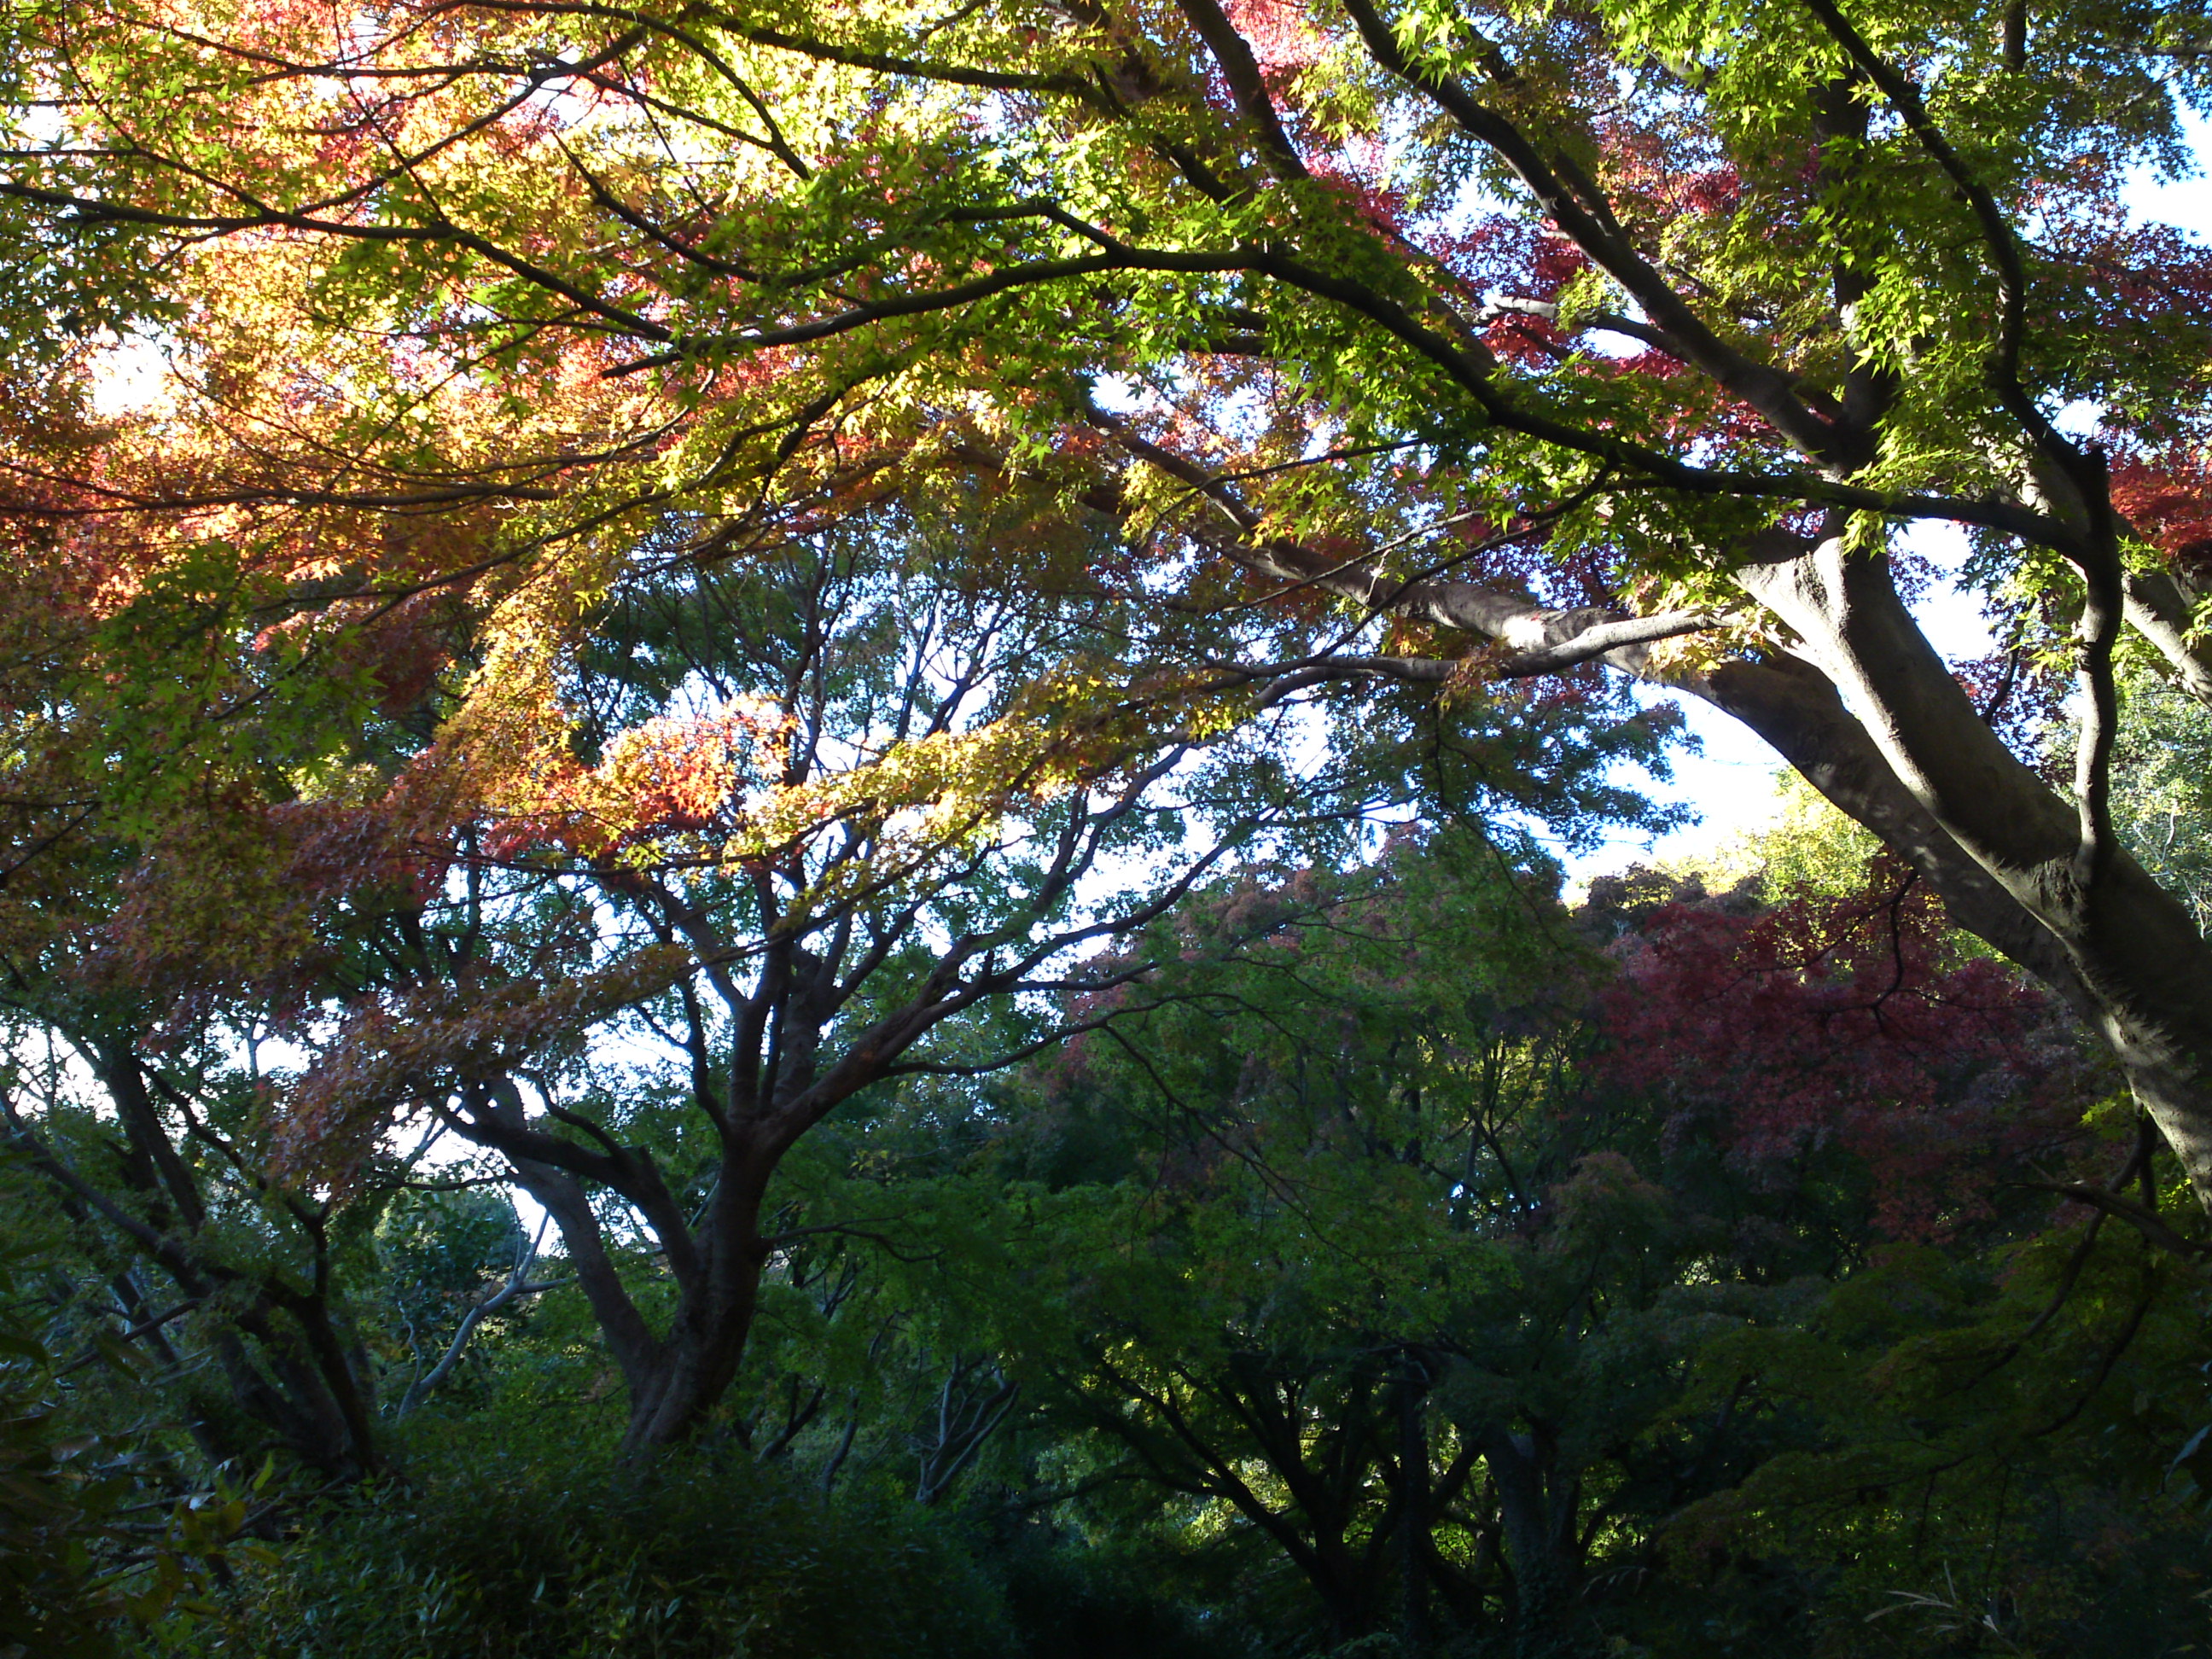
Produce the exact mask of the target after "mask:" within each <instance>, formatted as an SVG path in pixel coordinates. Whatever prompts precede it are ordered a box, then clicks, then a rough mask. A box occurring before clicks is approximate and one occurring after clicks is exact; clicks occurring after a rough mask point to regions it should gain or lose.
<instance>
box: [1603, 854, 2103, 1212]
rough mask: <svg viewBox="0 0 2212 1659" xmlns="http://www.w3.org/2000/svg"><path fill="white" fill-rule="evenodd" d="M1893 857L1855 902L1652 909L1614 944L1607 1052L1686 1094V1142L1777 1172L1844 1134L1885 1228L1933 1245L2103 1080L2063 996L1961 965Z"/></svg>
mask: <svg viewBox="0 0 2212 1659" xmlns="http://www.w3.org/2000/svg"><path fill="white" fill-rule="evenodd" d="M1886 865H1887V861H1886V860H1884V861H1881V862H1878V864H1877V866H1875V872H1873V873H1872V875H1871V878H1870V881H1869V887H1868V889H1867V890H1865V891H1864V892H1863V893H1862V894H1860V895H1858V896H1855V897H1853V898H1850V899H1848V900H1837V899H1833V898H1827V897H1823V896H1815V895H1812V894H1807V893H1800V894H1797V895H1796V896H1792V897H1790V898H1789V899H1787V900H1785V901H1784V902H1782V903H1779V904H1777V905H1773V906H1771V907H1768V908H1759V909H1752V908H1749V907H1747V906H1746V905H1743V904H1741V903H1730V902H1716V901H1712V900H1704V899H1699V900H1690V901H1677V902H1672V903H1669V904H1667V905H1665V906H1663V907H1662V908H1659V909H1657V910H1656V911H1655V912H1654V913H1652V914H1651V915H1649V916H1648V917H1646V918H1645V919H1644V921H1643V922H1642V924H1641V925H1640V926H1639V927H1638V928H1637V929H1636V930H1635V931H1634V932H1632V933H1630V934H1628V935H1627V936H1626V938H1625V939H1623V940H1622V941H1621V942H1620V945H1618V946H1616V947H1615V949H1616V953H1617V955H1618V956H1619V957H1620V963H1621V971H1620V975H1618V977H1617V978H1616V979H1615V981H1613V984H1612V985H1611V986H1610V987H1608V988H1607V991H1606V993H1605V994H1604V995H1603V997H1602V999H1601V1009H1602V1018H1603V1020H1604V1023H1605V1026H1606V1030H1607V1033H1608V1035H1609V1036H1610V1037H1611V1039H1612V1045H1611V1048H1610V1051H1609V1053H1608V1054H1607V1060H1606V1062H1605V1064H1606V1066H1607V1069H1608V1070H1609V1072H1610V1073H1611V1074H1612V1077H1613V1080H1614V1081H1616V1082H1619V1083H1623V1084H1626V1085H1630V1086H1632V1087H1636V1088H1638V1089H1640V1090H1645V1091H1650V1092H1651V1093H1653V1094H1656V1095H1657V1096H1658V1097H1661V1098H1662V1100H1664V1101H1665V1102H1666V1103H1668V1104H1669V1105H1670V1106H1671V1108H1672V1112H1671V1115H1670V1116H1669V1118H1668V1126H1667V1133H1668V1136H1669V1138H1670V1139H1672V1140H1673V1141H1674V1143H1675V1144H1678V1145H1679V1144H1680V1141H1681V1140H1682V1139H1683V1138H1684V1137H1686V1136H1689V1135H1692V1134H1697V1133H1704V1134H1707V1135H1710V1136H1711V1137H1712V1138H1713V1139H1715V1140H1716V1141H1717V1143H1718V1144H1719V1146H1721V1148H1722V1149H1723V1152H1724V1154H1725V1155H1726V1157H1727V1158H1728V1159H1729V1162H1730V1163H1731V1164H1734V1165H1735V1167H1737V1168H1738V1169H1739V1170H1743V1171H1746V1172H1747V1173H1748V1174H1749V1175H1750V1176H1752V1177H1753V1179H1754V1181H1755V1182H1759V1183H1760V1184H1762V1185H1768V1186H1771V1187H1772V1188H1776V1189H1784V1188H1788V1187H1790V1186H1791V1185H1794V1184H1795V1183H1796V1182H1797V1181H1799V1180H1800V1179H1801V1178H1802V1172H1803V1170H1804V1168H1805V1166H1806V1165H1807V1164H1808V1162H1809V1161H1810V1160H1811V1158H1813V1156H1814V1154H1816V1153H1818V1152H1820V1151H1821V1150H1822V1149H1824V1148H1826V1147H1827V1146H1831V1145H1833V1146H1839V1147H1840V1148H1841V1149H1842V1150H1844V1152H1849V1153H1850V1154H1852V1155H1854V1156H1856V1157H1857V1158H1861V1159H1863V1160H1864V1162H1865V1164H1866V1165H1867V1166H1868V1168H1869V1172H1870V1174H1871V1176H1872V1178H1873V1180H1874V1182H1875V1188H1876V1194H1875V1202H1876V1211H1875V1216H1876V1224H1877V1225H1878V1226H1879V1227H1880V1228H1881V1230H1882V1231H1884V1232H1886V1233H1887V1234H1888V1235H1889V1236H1890V1237H1895V1238H1901V1239H1930V1238H1936V1237H1942V1236H1944V1235H1946V1234H1948V1233H1950V1232H1953V1231H1955V1230H1956V1229H1958V1228H1959V1227H1960V1226H1961V1225H1966V1224H1968V1223H1970V1222H1972V1221H1973V1220H1974V1219H1976V1218H1979V1217H1980V1216H1983V1215H1984V1214H1986V1213H1987V1212H1988V1209H1989V1198H1990V1193H1991V1190H1992V1189H1993V1188H1994V1187H1995V1186H1996V1183H1998V1182H2002V1181H2003V1180H2005V1179H2006V1178H2007V1177H2008V1175H2012V1174H2017V1173H2018V1172H2019V1171H2020V1170H2021V1165H2022V1163H2023V1161H2024V1160H2025V1159H2027V1158H2030V1157H2031V1156H2033V1154H2034V1153H2036V1152H2039V1151H2044V1150H2048V1149H2050V1148H2051V1147H2053V1146H2057V1145H2059V1144H2062V1143H2063V1142H2065V1141H2067V1140H2068V1139H2072V1138H2074V1137H2075V1136H2078V1135H2079V1133H2081V1131H2080V1122H2081V1107H2082V1103H2083V1098H2084V1092H2085V1090H2086V1088H2087V1085H2088V1083H2089V1081H2090V1079H2089V1077H2088V1074H2087V1062H2086V1061H2085V1060H2084V1059H2083V1058H2082V1055H2081V1051H2080V1049H2079V1048H2078V1047H2077V1046H2076V1044H2075V1042H2074V1041H2073V1039H2072V1037H2071V1036H2070V1035H2069V1031H2068V1030H2067V1028H2066V1026H2065V1024H2064V1023H2063V1020H2062V1019H2061V1018H2059V1016H2058V1013H2057V1010H2056V1009H2055V1008H2054V1007H2053V1006H2052V1005H2051V1002H2050V1000H2049V999H2048V998H2047V997H2045V995H2044V994H2042V993H2041V992H2039V990H2037V989H2035V988H2034V987H2032V986H2030V985H2028V984H2027V983H2026V982H2025V981H2022V980H2021V978H2020V977H2019V976H2018V975H2016V974H2015V973H2014V972H2012V971H2011V970H2010V969H2008V968H2006V967H2004V966H2002V965H2001V964H1999V963H1996V962H1995V961H1992V960H1990V959H1988V958H1985V957H1971V958H1965V959H1961V958H1960V957H1959V956H1958V955H1957V953H1956V951H1955V947H1954V945H1952V944H1951V943H1950V939H1951V936H1950V934H1949V931H1948V927H1947V926H1946V924H1945V921H1944V918H1943V914H1942V907H1941V905H1940V904H1939V903H1938V902H1936V900H1935V899H1934V898H1933V897H1932V896H1930V895H1929V893H1928V892H1927V891H1926V890H1924V889H1923V888H1922V887H1920V886H1919V885H1918V884H1917V883H1914V882H1913V881H1911V879H1909V878H1905V877H1904V876H1902V875H1900V874H1899V872H1898V871H1897V870H1896V869H1895V867H1894V866H1887V867H1885V866H1886Z"/></svg>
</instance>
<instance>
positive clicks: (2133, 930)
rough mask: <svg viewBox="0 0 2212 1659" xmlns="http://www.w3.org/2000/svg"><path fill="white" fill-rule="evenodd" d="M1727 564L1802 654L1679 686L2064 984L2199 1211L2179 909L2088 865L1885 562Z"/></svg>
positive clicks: (2197, 1051) (2195, 1079)
mask: <svg viewBox="0 0 2212 1659" xmlns="http://www.w3.org/2000/svg"><path fill="white" fill-rule="evenodd" d="M1738 574H1739V575H1740V577H1741V580H1743V583H1744V586H1746V588H1747V590H1749V591H1750V592H1752V593H1753V596H1754V597H1755V598H1757V599H1759V600H1760V601H1761V602H1762V603H1763V604H1765V605H1767V606H1769V607H1770V608H1771V610H1772V611H1774V612H1775V613H1776V614H1777V615H1778V616H1779V617H1781V618H1782V619H1783V620H1784V622H1785V623H1788V624H1789V625H1790V627H1791V628H1792V629H1795V630H1796V633H1797V634H1798V635H1799V636H1800V638H1801V639H1802V641H1803V646H1802V650H1803V653H1804V656H1805V658H1806V659H1807V661H1805V662H1803V663H1790V662H1787V661H1785V662H1784V663H1781V664H1778V665H1729V666H1726V667H1723V668H1721V669H1719V670H1717V671H1714V672H1713V673H1711V675H1710V676H1708V677H1707V678H1705V681H1704V682H1703V683H1702V684H1698V685H1696V686H1695V687H1693V688H1692V689H1694V690H1697V691H1699V693H1700V694H1702V695H1704V696H1706V697H1707V698H1709V699H1710V700H1711V702H1713V703H1714V704H1715V705H1716V706H1717V707H1719V708H1723V709H1726V710H1727V711H1728V712H1729V713H1730V714H1735V715H1737V716H1738V717H1739V718H1741V719H1742V720H1744V721H1745V723H1746V724H1747V725H1748V726H1751V727H1752V729H1753V730H1754V731H1757V732H1759V734H1760V735H1761V736H1762V737H1765V738H1767V740H1768V741H1769V742H1771V743H1772V744H1774V746H1775V747H1776V748H1777V749H1778V750H1779V751H1780V752H1781V754H1782V755H1783V757H1784V758H1785V759H1786V760H1788V761H1789V762H1790V763H1791V764H1792V765H1793V766H1794V767H1796V769H1797V770H1798V771H1799V772H1800V773H1802V775H1804V776H1805V777H1806V778H1807V780H1808V781H1810V782H1811V783H1812V784H1813V785H1814V787H1816V788H1818V789H1820V791H1821V793H1823V794H1825V795H1826V796H1827V798H1828V799H1830V800H1832V802H1834V803H1835V805H1837V806H1838V807H1839V808H1840V809H1841V810H1843V811H1844V812H1845V813H1847V814H1848V815H1849V816H1850V817H1853V818H1855V819H1856V820H1857V821H1858V822H1859V823H1863V824H1864V825H1865V826H1866V827H1867V828H1868V829H1870V830H1872V831H1873V832H1874V833H1875V835H1876V836H1880V837H1881V840H1882V841H1883V842H1884V843H1885V844H1886V845H1887V846H1889V847H1890V848H1893V850H1895V851H1896V852H1897V853H1898V854H1899V855H1900V856H1901V857H1903V858H1905V860H1907V861H1908V862H1909V863H1910V864H1911V866H1913V867H1914V868H1915V869H1916V870H1917V871H1919V872H1921V874H1922V875H1923V877H1924V878H1927V879H1928V881H1929V884H1930V885H1931V886H1933V887H1934V888H1935V889H1936V891H1937V892H1938V893H1939V894H1940V895H1941V896H1942V898H1943V899H1944V901H1945V902H1946V903H1947V905H1948V907H1949V908H1950V911H1951V914H1952V915H1953V917H1954V919H1955V920H1956V921H1958V922H1959V924H1960V926H1961V927H1966V928H1967V929H1968V930H1969V931H1971V932H1972V933H1976V934H1977V935H1978V936H1979V937H1981V938H1982V939H1985V940H1987V941H1988V942H1989V943H1990V945H1992V946H1993V947H1995V948H1996V950H1998V951H2002V952H2003V953H2004V954H2005V955H2006V956H2007V957H2010V958H2011V959H2012V960H2013V961H2014V962H2015V963H2018V964H2019V965H2020V966H2021V967H2022V968H2024V969H2027V971H2028V972H2030V973H2032V974H2033V975H2036V976H2037V977H2038V978H2039V979H2040V980H2042V981H2044V982H2045V984H2046V985H2049V986H2050V987H2051V988H2053V989H2054V990H2056V991H2057V993H2058V994H2060V995H2062V996H2063V997H2064V998H2065V999H2066V1000H2067V1001H2068V1002H2069V1004H2070V1005H2071V1006H2073V1007H2074V1008H2075V1011H2076V1012H2078V1013H2080V1014H2081V1016H2082V1017H2083V1018H2084V1019H2085V1020H2086V1021H2087V1023H2088V1024H2090V1026H2091V1027H2092V1029H2093V1030H2096V1031H2098V1032H2099V1033H2100V1035H2101V1036H2103V1037H2104V1038H2105V1040H2106V1042H2107V1043H2109V1044H2110V1046H2111V1048H2112V1052H2113V1053H2114V1054H2115V1055H2116V1056H2117V1057H2118V1060H2119V1062H2120V1064H2121V1066H2122V1067H2123V1069H2124V1072H2125V1073H2126V1076H2127V1078H2128V1081H2129V1084H2130V1087H2131V1088H2132V1089H2133V1091H2134V1092H2135V1095H2136V1099H2137V1100H2138V1101H2139V1102H2140V1103H2142V1106H2143V1109H2145V1110H2146V1111H2147V1112H2148V1113H2149V1114H2150V1115H2151V1117H2152V1119H2153V1120H2154V1121H2155V1122H2156V1123H2157V1124H2158V1126H2159V1127H2160V1130H2161V1131H2162V1132H2163V1133H2165V1135H2166V1140H2167V1143H2168V1144H2169V1145H2170V1146H2172V1148H2173V1151H2174V1153H2175V1155H2176V1156H2177V1157H2178V1158H2179V1160H2180V1162H2181V1164H2182V1167H2183V1168H2184V1170H2185V1171H2186V1172H2187V1173H2188V1176H2189V1178H2190V1181H2191V1184H2192V1186H2193V1187H2194V1188H2195V1189H2196V1192H2197V1197H2198V1200H2199V1201H2200V1202H2201V1203H2203V1204H2204V1205H2205V1206H2206V1207H2207V1208H2208V1209H2212V1086H2208V1080H2212V948H2208V946H2207V945H2206V943H2205V941H2204V939H2203V936H2202V935H2201V934H2200V933H2198V932H2197V927H2196V924H2195V922H2194V921H2192V920H2191V917H2190V915H2189V913H2188V911H2187V909H2186V908H2185V907H2184V906H2183V905H2182V904H2181V902H2179V900H2177V899H2175V898H2174V897H2173V896H2172V895H2171V894H2169V893H2167V892H2166V891H2165V890H2163V889H2162V888H2161V887H2160V886H2159V884H2157V883H2156V882H2155V881H2154V880H2153V879H2152V878H2150V876H2149V875H2148V873H2147V872H2144V870H2143V869H2142V866H2140V865H2138V864H2136V861H2135V860H2133V859H2132V858H2130V857H2129V856H2128V855H2127V854H2125V853H2124V852H2122V851H2116V852H2114V853H2113V854H2112V856H2111V857H2110V858H2109V859H2108V860H2106V861H2105V862H2104V863H2103V865H2102V866H2100V867H2099V868H2098V869H2097V870H2096V871H2095V872H2093V874H2091V875H2089V876H2088V877H2087V878H2084V876H2083V874H2082V873H2081V871H2080V869H2079V867H2078V860H2077V857H2076V854H2077V852H2078V849H2079V847H2080V829H2079V818H2078V815H2077V813H2076V811H2075V808H2074V807H2073V806H2072V805H2070V804H2069V802H2067V801H2066V800H2064V799H2062V798H2061V797H2060V796H2059V795H2058V793H2057V792H2056V791H2055V790H2053V789H2052V788H2051V787H2050V786H2049V785H2048V784H2046V783H2045V781H2043V780H2042V779H2041V778H2040V777H2039V776H2038V775H2036V774H2035V773H2034V772H2033V770H2031V769H2029V768H2028V767H2027V765H2026V764H2024V763H2022V762H2021V761H2020V760H2019V759H2018V758H2017V757H2015V756H2014V755H2013V754H2012V753H2011V752H2010V750H2008V749H2006V747H2005V746H2004V744H2003V743H2002V740H2001V739H2000V738H1998V737H1997V735H1996V732H1993V731H1992V730H1991V729H1990V726H1989V724H1988V722H1987V721H1986V720H1984V718H1983V717H1982V715H1981V714H1980V713H1979V712H1978V710H1977V709H1976V708H1974V707H1973V704H1972V702H1971V701H1970V700H1969V699H1968V697H1967V696H1966V692H1965V690H1963V689H1962V688H1961V687H1960V685H1959V684H1958V682H1957V680H1956V679H1955V678H1953V676H1952V674H1951V672H1950V671H1949V669H1948V667H1947V666H1946V665H1944V663H1943V661H1942V658H1940V657H1939V656H1937V654H1936V652H1935V650H1934V649H1933V648H1932V647H1930V646H1929V644H1928V642H1927V640H1926V638H1925V637H1924V636H1923V635H1922V634H1921V632H1920V629H1919V627H1918V625H1917V623H1915V622H1914V621H1913V619H1912V617H1911V613H1910V612H1909V611H1906V609H1905V605H1904V602H1903V601H1902V599H1900V598H1899V595H1898V593H1897V591H1896V588H1895V586H1894V585H1893V582H1892V580H1891V578H1890V573H1889V569H1888V567H1887V563H1886V562H1884V561H1882V560H1881V559H1878V558H1867V557H1854V556H1847V555H1846V554H1845V552H1844V548H1843V545H1842V543H1841V541H1840V540H1839V539H1838V538H1829V539H1826V540H1824V541H1822V542H1820V544H1817V545H1815V546H1813V547H1812V548H1810V549H1809V550H1808V551H1806V552H1805V553H1804V554H1803V555H1802V556H1800V557H1797V558H1795V559H1790V560H1784V561H1778V562H1772V563H1763V564H1758V565H1753V566H1750V567H1747V568H1745V569H1744V570H1742V571H1741V572H1739V573H1738ZM1844 696H1848V697H1849V698H1850V703H1851V705H1852V706H1853V707H1854V708H1856V709H1857V711H1858V713H1857V714H1853V713H1852V712H1851V711H1850V709H1847V708H1846V707H1845V704H1844Z"/></svg>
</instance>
